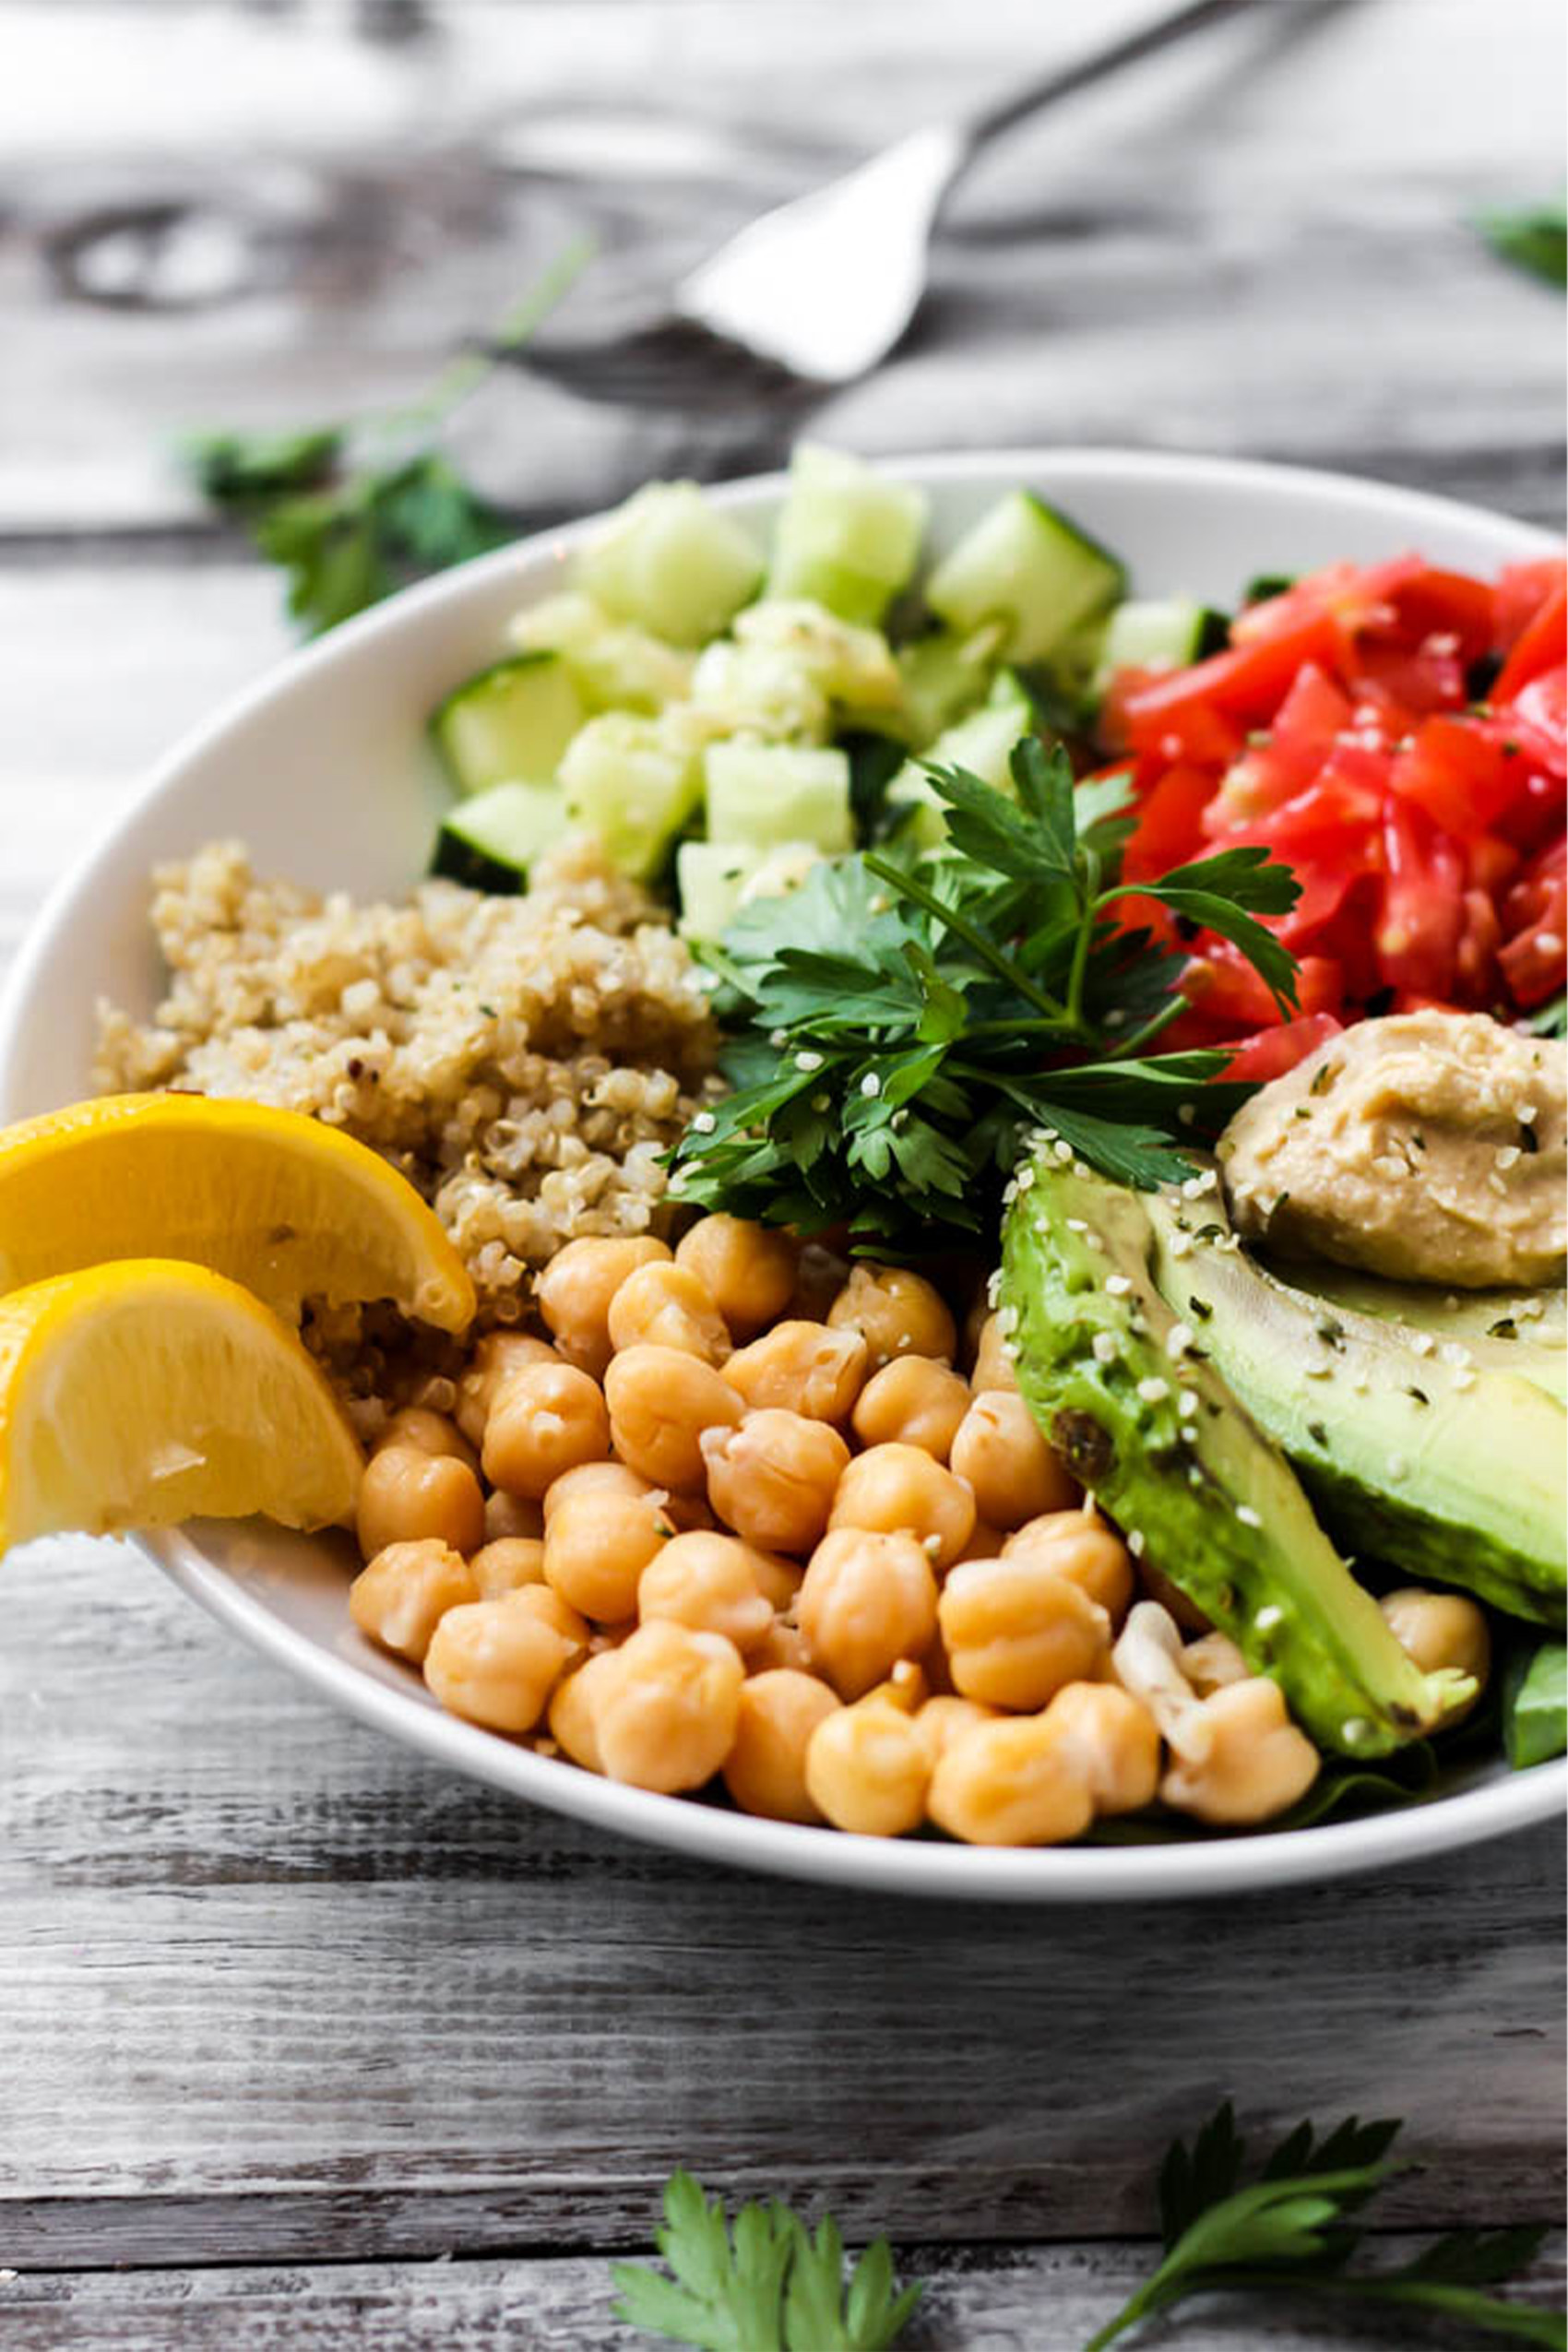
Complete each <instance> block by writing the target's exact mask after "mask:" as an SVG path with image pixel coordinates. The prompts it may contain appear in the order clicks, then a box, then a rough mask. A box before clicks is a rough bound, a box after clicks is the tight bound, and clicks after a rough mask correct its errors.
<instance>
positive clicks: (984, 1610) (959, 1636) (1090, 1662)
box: [938, 1551, 1111, 1713]
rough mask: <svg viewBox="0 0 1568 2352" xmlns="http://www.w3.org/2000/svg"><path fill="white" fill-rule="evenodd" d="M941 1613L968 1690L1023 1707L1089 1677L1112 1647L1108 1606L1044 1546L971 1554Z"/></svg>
mask: <svg viewBox="0 0 1568 2352" xmlns="http://www.w3.org/2000/svg"><path fill="white" fill-rule="evenodd" d="M938 1613H939V1616H940V1620H941V1625H942V1638H943V1640H944V1643H945V1644H946V1645H947V1657H948V1663H949V1665H950V1667H951V1669H952V1675H953V1680H954V1682H955V1683H956V1686H957V1688H958V1690H959V1692H960V1693H961V1694H962V1695H963V1697H965V1698H966V1699H981V1700H983V1701H984V1702H985V1704H986V1705H988V1706H1001V1707H1012V1708H1015V1709H1016V1710H1018V1711H1019V1712H1020V1713H1021V1712H1023V1711H1025V1710H1029V1711H1032V1710H1033V1709H1035V1708H1037V1707H1042V1706H1044V1705H1045V1704H1046V1701H1047V1700H1048V1699H1051V1698H1052V1697H1054V1696H1055V1694H1056V1693H1057V1692H1058V1691H1060V1690H1061V1689H1062V1687H1063V1684H1064V1683H1067V1682H1081V1681H1087V1679H1088V1677H1089V1676H1090V1674H1091V1673H1092V1672H1093V1670H1094V1669H1095V1667H1096V1666H1097V1665H1098V1664H1099V1660H1100V1659H1101V1658H1102V1657H1104V1656H1105V1655H1106V1653H1107V1651H1108V1650H1109V1648H1110V1646H1111V1620H1110V1618H1109V1617H1108V1616H1107V1615H1106V1613H1105V1611H1104V1610H1103V1609H1101V1608H1100V1607H1099V1605H1098V1603H1097V1602H1095V1601H1092V1600H1090V1599H1089V1598H1088V1596H1087V1593H1085V1592H1083V1591H1081V1590H1080V1589H1079V1587H1078V1586H1076V1585H1075V1584H1071V1583H1069V1581H1068V1579H1067V1578H1066V1577H1065V1576H1062V1575H1059V1574H1057V1573H1056V1571H1055V1569H1054V1568H1053V1567H1052V1566H1051V1563H1050V1559H1049V1557H1048V1555H1046V1554H1043V1553H1041V1552H1038V1551H1033V1552H1028V1551H1026V1552H1017V1553H1015V1554H1014V1555H1013V1556H1012V1557H1011V1558H1009V1556H1008V1555H1007V1554H1006V1553H1004V1554H1003V1556H1002V1558H1001V1559H1000V1560H966V1561H963V1562H960V1564H959V1565H958V1566H957V1567H956V1568H955V1569H954V1570H953V1572H952V1574H950V1575H949V1577H948V1579H947V1582H946V1585H945V1586H944V1588H943V1594H942V1601H941V1607H940V1610H939V1612H938Z"/></svg>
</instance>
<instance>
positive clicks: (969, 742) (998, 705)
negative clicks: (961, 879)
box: [887, 670, 1035, 849]
mask: <svg viewBox="0 0 1568 2352" xmlns="http://www.w3.org/2000/svg"><path fill="white" fill-rule="evenodd" d="M1034 726H1035V710H1034V705H1033V703H1032V702H1031V701H1030V699H1029V697H1028V694H1027V693H1026V691H1025V689H1024V686H1023V684H1022V682H1021V681H1020V680H1019V679H1018V678H1016V676H1015V675H1014V673H1013V671H1010V670H1003V671H999V672H998V673H997V677H996V681H995V683H994V684H993V685H992V690H991V693H990V695H988V696H987V698H986V700H985V701H984V702H983V703H982V704H981V705H980V708H979V710H972V711H971V712H970V713H969V715H968V718H967V719H958V720H957V721H956V724H955V725H954V726H952V727H948V728H945V729H944V731H943V732H942V733H941V734H940V735H938V737H937V738H936V741H935V742H933V743H930V744H928V745H927V747H926V749H925V750H924V751H923V752H922V753H921V756H920V758H919V759H911V760H906V762H905V764H904V766H902V768H900V770H899V772H898V774H897V776H896V777H895V778H894V779H893V781H892V783H891V784H890V785H889V786H888V788H887V810H888V814H889V815H890V816H896V815H897V814H898V812H899V811H900V809H903V810H907V811H908V812H909V814H908V815H907V816H906V817H905V818H904V821H903V825H902V826H901V827H900V837H901V838H904V839H907V840H912V841H913V842H914V843H915V844H916V846H917V847H918V848H920V849H940V848H941V847H942V844H943V843H944V841H945V839H946V838H947V818H946V814H945V810H944V803H943V802H941V801H940V800H939V799H938V798H937V795H936V790H935V788H934V786H933V785H932V780H931V778H930V777H929V776H928V775H927V774H926V772H925V764H926V762H927V761H928V760H929V761H932V762H933V763H934V764H935V765H936V766H938V767H965V768H968V772H969V774H970V775H971V776H978V777H979V778H980V782H981V783H982V784H990V785H992V786H993V787H994V789H995V790H997V791H999V792H1006V793H1007V794H1009V795H1011V793H1012V790H1013V769H1012V758H1013V746H1014V744H1015V743H1016V742H1017V741H1018V739H1019V737H1020V736H1021V735H1029V734H1032V733H1033V732H1034Z"/></svg>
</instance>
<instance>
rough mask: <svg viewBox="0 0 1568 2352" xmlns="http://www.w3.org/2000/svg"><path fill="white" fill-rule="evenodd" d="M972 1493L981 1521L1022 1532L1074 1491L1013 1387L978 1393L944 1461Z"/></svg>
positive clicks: (1071, 1497) (1065, 1504)
mask: <svg viewBox="0 0 1568 2352" xmlns="http://www.w3.org/2000/svg"><path fill="white" fill-rule="evenodd" d="M948 1458H949V1460H950V1461H951V1463H952V1466H953V1469H954V1471H955V1473H956V1476H957V1477H959V1478H961V1479H968V1482H969V1484H970V1486H971V1487H973V1489H974V1491H975V1508H976V1510H977V1511H978V1512H979V1513H980V1516H981V1518H982V1519H991V1520H993V1521H994V1522H995V1524H996V1525H997V1526H999V1527H1021V1526H1023V1524H1024V1522H1025V1520H1026V1519H1036V1518H1039V1516H1040V1515H1041V1513H1042V1512H1047V1511H1064V1510H1066V1509H1067V1508H1068V1506H1069V1505H1070V1504H1072V1503H1076V1501H1077V1500H1078V1489H1077V1485H1076V1483H1075V1480H1074V1479H1071V1478H1070V1477H1069V1476H1068V1474H1067V1472H1066V1470H1065V1469H1064V1468H1063V1466H1062V1464H1061V1462H1060V1461H1059V1460H1058V1458H1057V1456H1056V1455H1054V1454H1053V1453H1052V1452H1051V1447H1050V1446H1049V1445H1048V1444H1047V1443H1046V1442H1045V1439H1044V1437H1043V1436H1042V1435H1041V1433H1040V1431H1039V1427H1038V1426H1037V1424H1036V1421H1035V1418H1034V1415H1033V1414H1032V1413H1031V1412H1030V1410H1029V1408H1028V1406H1027V1405H1026V1404H1025V1402H1024V1400H1023V1398H1022V1397H1021V1396H1019V1395H1018V1392H1017V1390H1016V1389H1014V1388H987V1389H982V1390H981V1392H980V1395H979V1396H976V1398H975V1400H974V1403H973V1404H972V1405H971V1406H970V1407H969V1409H968V1412H967V1413H966V1414H965V1416H964V1420H963V1424H962V1426H961V1427H960V1429H959V1431H958V1433H957V1435H956V1437H955V1439H954V1440H953V1451H952V1454H951V1455H950V1456H949V1457H948Z"/></svg>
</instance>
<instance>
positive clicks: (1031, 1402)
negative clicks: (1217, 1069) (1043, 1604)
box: [1000, 1135, 1475, 1757]
mask: <svg viewBox="0 0 1568 2352" xmlns="http://www.w3.org/2000/svg"><path fill="white" fill-rule="evenodd" d="M1065 1149H1066V1146H1064V1145H1063V1144H1061V1143H1059V1142H1058V1141H1057V1140H1056V1139H1055V1138H1054V1137H1051V1136H1049V1135H1048V1136H1047V1137H1046V1138H1045V1140H1044V1142H1043V1144H1041V1145H1040V1146H1039V1148H1038V1149H1037V1150H1036V1151H1035V1154H1034V1157H1033V1158H1031V1159H1030V1160H1028V1161H1027V1162H1026V1163H1025V1164H1024V1166H1023V1167H1022V1168H1021V1169H1020V1170H1019V1171H1018V1173H1017V1176H1016V1179H1015V1190H1014V1194H1013V1198H1012V1202H1011V1205H1010V1206H1009V1208H1008V1212H1007V1217H1006V1221H1005V1224H1004V1229H1003V1256H1002V1289H1001V1294H1000V1295H1001V1298H1002V1301H1003V1304H1004V1315H1005V1320H1006V1322H1007V1324H1008V1326H1009V1329H1010V1333H1011V1337H1012V1340H1013V1343H1014V1344H1015V1345H1016V1348H1017V1351H1018V1352H1017V1356H1016V1360H1015V1364H1014V1370H1015V1372H1016V1377H1017V1382H1018V1386H1019V1388H1020V1390H1021V1391H1022V1392H1023V1396H1024V1398H1025V1401H1026V1403H1027V1404H1028V1408H1029V1410H1030V1411H1031V1413H1032V1414H1033V1415H1034V1417H1035V1420H1037V1421H1038V1422H1039V1426H1040V1428H1041V1430H1043V1431H1044V1432H1045V1434H1046V1436H1047V1437H1048V1438H1049V1439H1050V1440H1051V1443H1052V1444H1053V1445H1054V1446H1055V1448H1056V1450H1057V1452H1058V1453H1059V1454H1061V1455H1063V1458H1064V1460H1065V1461H1066V1463H1067V1465H1068V1467H1069V1468H1070V1469H1071V1470H1072V1471H1073V1473H1074V1475H1075V1477H1076V1478H1078V1479H1081V1480H1082V1482H1083V1484H1084V1485H1085V1486H1086V1487H1087V1488H1088V1490H1089V1491H1090V1492H1091V1493H1092V1494H1093V1495H1094V1496H1095V1498H1096V1500H1097V1502H1099V1503H1102V1504H1103V1505H1104V1506H1105V1508H1106V1510H1107V1511H1108V1512H1109V1513H1110V1514H1111V1516H1112V1517H1113V1518H1114V1519H1115V1520H1116V1522H1117V1524H1118V1525H1119V1526H1121V1528H1122V1530H1123V1534H1124V1535H1125V1537H1126V1539H1127V1543H1128V1546H1129V1548H1130V1549H1131V1550H1132V1551H1133V1553H1134V1557H1137V1558H1140V1559H1146V1560H1148V1561H1149V1562H1152V1564H1153V1565H1154V1566H1156V1567H1158V1569H1160V1570H1161V1572H1162V1573H1163V1574H1165V1575H1167V1576H1169V1577H1170V1580H1171V1582H1172V1583H1173V1584H1174V1585H1176V1586H1178V1587H1179V1588H1180V1589H1181V1590H1182V1592H1184V1593H1185V1594H1186V1595H1187V1596H1188V1598H1190V1599H1192V1600H1194V1601H1195V1602H1196V1603H1197V1605H1198V1607H1199V1608H1200V1609H1202V1610H1205V1611H1206V1614H1207V1615H1208V1616H1209V1617H1211V1618H1212V1619H1213V1621H1214V1622H1215V1623H1216V1625H1218V1627H1219V1628H1220V1630H1221V1631H1222V1632H1223V1633H1229V1636H1230V1638H1231V1640H1232V1641H1234V1642H1235V1643H1236V1644H1237V1645H1238V1646H1239V1647H1240V1649H1241V1653H1242V1656H1243V1657H1245V1658H1246V1661H1247V1664H1248V1665H1249V1667H1251V1668H1252V1669H1253V1672H1254V1673H1258V1674H1267V1675H1271V1676H1272V1677H1273V1679H1274V1680H1275V1681H1277V1683H1278V1684H1279V1685H1280V1687H1281V1689H1282V1690H1283V1691H1284V1693H1285V1695H1286V1698H1287V1699H1288V1700H1289V1705H1290V1708H1291V1711H1292V1713H1293V1714H1294V1715H1295V1716H1297V1718H1298V1719H1299V1721H1300V1722H1301V1725H1302V1726H1303V1728H1305V1729H1306V1730H1307V1731H1308V1732H1309V1733H1310V1734H1311V1736H1312V1737H1313V1739H1314V1740H1316V1741H1317V1743H1318V1745H1319V1746H1320V1747H1323V1748H1327V1749H1331V1750H1333V1751H1334V1752H1336V1753H1337V1754H1341V1755H1350V1756H1362V1757H1365V1756H1374V1755H1385V1754H1387V1753H1388V1752H1390V1751H1391V1750H1392V1749H1395V1748H1397V1747H1399V1746H1400V1745H1402V1744H1403V1743H1404V1742H1405V1741H1406V1740H1412V1739H1415V1738H1417V1737H1418V1736H1419V1735H1420V1734H1421V1733H1423V1732H1426V1731H1431V1730H1432V1729H1434V1728H1437V1727H1438V1726H1439V1725H1440V1724H1441V1723H1442V1721H1443V1717H1444V1716H1446V1715H1448V1714H1450V1713H1451V1712H1452V1711H1453V1710H1454V1709H1455V1707H1457V1706H1460V1705H1463V1704H1464V1703H1465V1701H1466V1700H1467V1699H1468V1698H1469V1697H1471V1696H1472V1695H1473V1693H1474V1689H1475V1685H1474V1683H1473V1682H1472V1681H1470V1679H1469V1677H1468V1676H1467V1675H1463V1674H1458V1673H1455V1672H1453V1671H1446V1670H1445V1671H1443V1672H1441V1673H1436V1674H1423V1673H1422V1672H1421V1671H1420V1669H1419V1668H1418V1667H1417V1666H1416V1664H1415V1662H1414V1661H1413V1659H1411V1658H1409V1657H1407V1655H1406V1653H1405V1652H1404V1651H1403V1650H1402V1649H1401V1648H1400V1646H1399V1645H1398V1643H1397V1642H1396V1640H1395V1638H1394V1635H1393V1633H1391V1632H1390V1631H1389V1628H1388V1626H1387V1624H1386V1623H1385V1622H1384V1617H1383V1613H1382V1611H1381V1610H1379V1608H1378V1606H1377V1603H1376V1602H1375V1601H1374V1600H1373V1599H1372V1596H1371V1594H1370V1593H1367V1592H1364V1591H1363V1590H1362V1589H1361V1587H1360V1585H1358V1584H1357V1583H1356V1581H1355V1579H1354V1578H1353V1577H1352V1575H1351V1574H1350V1572H1349V1570H1348V1567H1347V1566H1346V1564H1345V1562H1343V1561H1342V1560H1341V1559H1340V1557H1339V1555H1338V1553H1337V1552H1336V1550H1335V1549H1334V1547H1333V1545H1332V1544H1331V1543H1330V1541H1329V1539H1328V1538H1327V1537H1326V1536H1325V1535H1324V1531H1323V1529H1322V1528H1321V1527H1320V1526H1319V1525H1318V1523H1317V1521H1316V1519H1315V1518H1314V1517H1313V1511H1312V1506H1311V1504H1310V1503H1308V1501H1307V1498H1306V1496H1305V1494H1304V1493H1303V1492H1302V1491H1301V1485H1300V1483H1299V1482H1298V1480H1297V1478H1296V1476H1295V1473H1294V1471H1293V1470H1292V1469H1291V1468H1290V1466H1289V1463H1288V1462H1287V1461H1286V1459H1285V1456H1284V1455H1283V1454H1282V1453H1280V1451H1279V1449H1278V1448H1277V1446H1276V1445H1275V1444H1274V1443H1272V1442H1271V1441H1270V1440H1269V1439H1268V1438H1267V1437H1265V1435H1264V1433H1263V1431H1261V1430H1260V1429H1259V1428H1258V1427H1257V1426H1256V1424H1255V1423H1254V1422H1253V1420H1252V1419H1251V1418H1250V1416H1249V1415H1248V1413H1247V1412H1246V1410H1245V1409H1244V1408H1243V1407H1242V1406H1241V1404H1240V1403H1239V1402H1238V1401H1237V1399H1236V1397H1235V1396H1233V1395H1232V1394H1231V1391H1230V1390H1229V1387H1228V1386H1227V1385H1226V1384H1225V1382H1224V1380H1223V1379H1222V1378H1221V1377H1220V1374H1219V1372H1218V1370H1217V1369H1216V1367H1215V1365H1214V1363H1213V1362H1212V1361H1211V1360H1210V1359H1209V1358H1208V1356H1207V1354H1206V1351H1205V1349H1204V1348H1203V1347H1202V1345H1201V1343H1199V1342H1198V1341H1197V1339H1196V1338H1195V1336H1194V1333H1193V1332H1192V1331H1191V1330H1189V1329H1187V1328H1184V1327H1183V1326H1182V1324H1181V1323H1180V1322H1179V1320H1178V1317H1177V1316H1176V1315H1175V1314H1174V1313H1172V1311H1171V1309H1170V1307H1169V1306H1167V1304H1166V1302H1165V1301H1164V1300H1163V1299H1162V1298H1161V1296H1160V1294H1159V1291H1158V1289H1157V1288H1156V1285H1155V1281H1154V1277H1153V1275H1152V1273H1151V1271H1150V1262H1151V1259H1152V1257H1153V1255H1154V1252H1155V1247H1156V1241H1155V1229H1154V1224H1153V1221H1152V1219H1151V1218H1150V1215H1149V1199H1148V1196H1147V1195H1146V1194H1142V1193H1134V1192H1132V1191H1129V1190H1128V1189H1127V1188H1126V1187H1124V1186H1123V1185H1119V1184H1114V1183H1112V1182H1110V1181H1109V1179H1107V1178H1105V1177H1103V1176H1097V1175H1095V1174H1093V1173H1092V1172H1091V1171H1090V1170H1088V1169H1087V1168H1085V1167H1084V1166H1082V1164H1081V1163H1077V1162H1075V1161H1074V1160H1073V1158H1072V1157H1071V1154H1070V1153H1069V1154H1068V1157H1067V1158H1066V1159H1064V1160H1063V1159H1062V1158H1059V1157H1058V1155H1059V1154H1060V1153H1061V1152H1063V1151H1064V1150H1065ZM1193 1182H1195V1183H1200V1184H1203V1185H1206V1186H1209V1187H1212V1185H1213V1183H1214V1179H1213V1177H1212V1175H1205V1176H1203V1177H1199V1178H1194V1180H1193Z"/></svg>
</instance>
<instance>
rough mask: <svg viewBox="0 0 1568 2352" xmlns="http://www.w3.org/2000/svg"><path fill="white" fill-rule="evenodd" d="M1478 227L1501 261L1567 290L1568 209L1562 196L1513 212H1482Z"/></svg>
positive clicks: (1477, 223) (1549, 284)
mask: <svg viewBox="0 0 1568 2352" xmlns="http://www.w3.org/2000/svg"><path fill="white" fill-rule="evenodd" d="M1476 226H1477V228H1478V229H1479V231H1480V232H1481V235H1482V236H1483V237H1484V238H1485V239H1486V241H1487V244H1489V245H1490V246H1491V249H1492V251H1493V253H1495V254H1500V255H1502V257H1503V260H1504V261H1511V262H1512V263H1513V264H1514V267H1515V269H1523V270H1525V271H1526V272H1527V274H1528V275H1529V276H1530V277H1532V278H1538V279H1541V280H1542V281H1543V283H1544V284H1546V285H1548V286H1558V287H1568V206H1565V205H1564V203H1563V200H1562V197H1561V196H1557V197H1555V198H1553V199H1551V200H1550V201H1549V202H1546V203H1542V204H1532V205H1526V206H1522V207H1520V208H1517V209H1515V210H1512V211H1492V212H1483V213H1481V214H1480V216H1479V219H1478V220H1477V222H1476Z"/></svg>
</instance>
